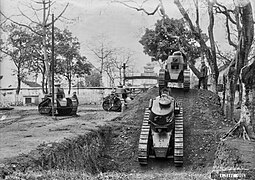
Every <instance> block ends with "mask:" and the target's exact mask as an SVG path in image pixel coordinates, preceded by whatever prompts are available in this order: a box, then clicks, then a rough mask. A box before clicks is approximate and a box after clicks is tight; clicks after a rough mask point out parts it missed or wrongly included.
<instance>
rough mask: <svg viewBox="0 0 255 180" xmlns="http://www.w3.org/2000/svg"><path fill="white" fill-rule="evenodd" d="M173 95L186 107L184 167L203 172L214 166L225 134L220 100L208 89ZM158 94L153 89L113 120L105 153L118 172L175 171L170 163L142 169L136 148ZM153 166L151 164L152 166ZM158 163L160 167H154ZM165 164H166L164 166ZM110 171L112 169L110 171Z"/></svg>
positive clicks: (164, 162) (175, 92)
mask: <svg viewBox="0 0 255 180" xmlns="http://www.w3.org/2000/svg"><path fill="white" fill-rule="evenodd" d="M172 94H173V96H174V97H175V98H176V99H177V100H178V101H179V102H180V103H182V105H183V108H184V168H187V169H198V170H201V169H204V168H206V170H207V167H210V168H211V167H212V166H213V161H214V153H215V152H216V149H217V144H218V142H219V137H220V134H221V133H223V132H225V131H226V127H227V125H226V124H225V123H223V120H224V117H223V114H222V110H221V105H220V99H219V97H218V96H217V95H215V94H213V93H212V92H210V91H206V90H190V92H187V93H184V92H183V91H180V90H173V91H172ZM157 95H158V91H157V88H154V89H150V90H149V91H148V92H147V93H146V94H144V95H142V96H140V97H138V98H137V99H136V100H134V101H133V102H132V104H130V105H129V109H128V110H127V111H126V112H125V113H123V114H122V116H120V117H118V118H117V119H114V122H113V124H115V126H114V127H113V132H112V134H113V136H112V141H111V144H109V147H108V148H107V151H106V154H107V155H108V156H109V157H111V159H112V160H111V162H114V164H115V167H116V168H115V169H114V170H118V171H122V172H123V171H125V172H126V171H127V172H129V171H143V170H146V169H150V168H153V169H155V168H159V169H162V168H169V165H170V168H174V166H173V163H171V162H170V161H169V160H167V161H163V163H162V164H161V162H157V161H156V163H155V161H154V162H152V163H153V166H150V165H149V166H148V167H147V168H143V167H140V166H139V163H138V161H137V149H138V148H137V147H138V140H139V135H140V127H141V124H142V120H143V114H144V110H145V107H148V103H149V99H150V98H153V97H155V96H157ZM149 164H150V163H149ZM155 164H159V165H156V166H154V165H155ZM164 164H165V165H164ZM109 170H110V169H109Z"/></svg>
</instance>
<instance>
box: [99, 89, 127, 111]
mask: <svg viewBox="0 0 255 180" xmlns="http://www.w3.org/2000/svg"><path fill="white" fill-rule="evenodd" d="M129 99H130V98H129V97H128V93H127V90H126V89H125V88H124V87H122V86H118V87H117V88H116V89H115V90H113V91H112V92H111V94H109V95H108V96H106V97H105V98H104V99H103V104H102V106H103V109H104V110H105V111H115V112H121V110H123V108H124V106H126V103H127V101H128V100H129ZM130 100H131V99H130Z"/></svg>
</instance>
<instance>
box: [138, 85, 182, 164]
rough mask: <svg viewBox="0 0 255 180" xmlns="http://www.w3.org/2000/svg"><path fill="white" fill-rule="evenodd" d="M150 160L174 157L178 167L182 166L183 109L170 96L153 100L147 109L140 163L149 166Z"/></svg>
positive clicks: (142, 129)
mask: <svg viewBox="0 0 255 180" xmlns="http://www.w3.org/2000/svg"><path fill="white" fill-rule="evenodd" d="M163 90H164V89H163ZM148 158H173V159H174V164H175V166H182V165H183V110H182V107H181V106H180V105H178V103H177V102H176V100H175V99H174V98H173V97H171V96H170V95H169V94H168V93H161V95H160V96H158V97H156V98H155V99H151V100H150V103H149V108H147V109H146V110H145V114H144V119H143V124H142V128H141V134H140V139H139V148H138V161H139V163H140V164H141V165H147V163H148Z"/></svg>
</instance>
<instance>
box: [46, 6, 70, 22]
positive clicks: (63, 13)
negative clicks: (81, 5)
mask: <svg viewBox="0 0 255 180" xmlns="http://www.w3.org/2000/svg"><path fill="white" fill-rule="evenodd" d="M68 6H69V3H67V4H66V6H65V8H64V9H63V11H62V12H61V13H60V14H59V15H58V16H57V17H56V18H55V19H54V22H56V21H57V20H58V19H59V18H60V17H61V16H62V15H63V14H64V12H65V11H66V9H67V7H68ZM50 25H52V22H51V23H49V24H47V25H46V27H48V26H50Z"/></svg>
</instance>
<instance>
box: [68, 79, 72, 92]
mask: <svg viewBox="0 0 255 180" xmlns="http://www.w3.org/2000/svg"><path fill="white" fill-rule="evenodd" d="M71 88H72V79H71V78H68V94H69V95H70V94H71Z"/></svg>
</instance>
